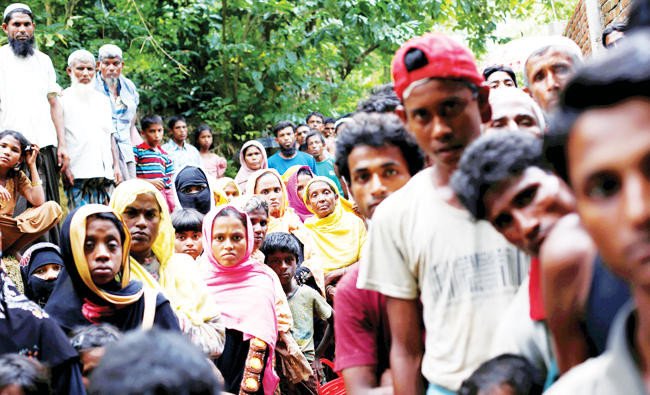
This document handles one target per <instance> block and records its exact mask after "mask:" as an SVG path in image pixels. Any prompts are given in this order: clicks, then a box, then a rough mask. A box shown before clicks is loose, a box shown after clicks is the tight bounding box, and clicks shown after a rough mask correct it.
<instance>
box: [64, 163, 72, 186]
mask: <svg viewBox="0 0 650 395" xmlns="http://www.w3.org/2000/svg"><path fill="white" fill-rule="evenodd" d="M63 183H64V184H65V185H66V186H68V187H71V186H73V185H74V175H72V170H70V168H69V167H68V168H67V169H65V171H64V172H63Z"/></svg>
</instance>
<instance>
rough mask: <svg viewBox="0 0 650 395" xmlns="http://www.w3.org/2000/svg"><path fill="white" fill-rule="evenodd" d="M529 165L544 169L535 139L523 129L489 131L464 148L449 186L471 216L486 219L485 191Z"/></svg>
mask: <svg viewBox="0 0 650 395" xmlns="http://www.w3.org/2000/svg"><path fill="white" fill-rule="evenodd" d="M531 166H536V167H539V168H542V169H546V168H547V167H546V166H545V162H544V160H543V156H542V142H541V141H540V140H539V139H538V138H536V137H534V136H532V135H531V134H529V133H524V132H501V133H488V134H485V135H483V136H481V137H479V138H478V139H476V140H475V141H474V142H473V143H472V144H470V145H469V147H467V149H465V152H464V153H463V156H462V157H461V159H460V164H459V166H458V170H456V172H455V173H454V175H453V176H452V178H451V186H452V188H453V190H454V192H456V195H457V196H458V199H459V200H460V201H461V203H462V204H463V206H465V207H466V208H467V210H468V211H469V212H470V213H471V214H472V215H473V216H474V218H476V219H485V217H486V215H487V213H486V208H485V203H484V201H483V198H484V197H485V194H486V193H487V192H488V191H489V190H490V189H491V188H492V187H493V186H495V185H497V184H499V183H501V182H503V181H506V180H508V179H511V178H513V177H517V176H519V175H521V174H522V173H523V172H524V171H525V170H526V169H527V168H529V167H531Z"/></svg>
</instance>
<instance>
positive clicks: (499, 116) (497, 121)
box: [485, 90, 544, 137]
mask: <svg viewBox="0 0 650 395" xmlns="http://www.w3.org/2000/svg"><path fill="white" fill-rule="evenodd" d="M505 92H506V90H502V91H500V93H497V94H492V95H490V105H491V106H492V120H490V121H489V122H487V123H486V124H485V127H486V128H485V133H491V132H512V131H516V130H521V131H522V132H528V133H531V134H532V135H534V136H536V137H539V136H541V135H542V134H543V133H544V131H543V130H542V129H541V127H540V123H541V122H540V119H538V118H537V115H536V114H535V112H534V111H533V105H532V103H531V100H530V98H529V99H528V100H525V98H524V97H521V96H520V95H516V94H513V95H508V94H504V93H505Z"/></svg>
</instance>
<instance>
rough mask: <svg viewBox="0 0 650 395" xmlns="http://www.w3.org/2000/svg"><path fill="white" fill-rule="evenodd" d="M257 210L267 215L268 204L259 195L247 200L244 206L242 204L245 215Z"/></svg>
mask: <svg viewBox="0 0 650 395" xmlns="http://www.w3.org/2000/svg"><path fill="white" fill-rule="evenodd" d="M258 209H262V210H264V211H265V212H266V215H267V216H268V215H269V204H268V203H267V202H266V200H265V199H264V198H262V197H261V196H259V195H253V196H251V197H250V198H248V200H246V204H244V207H243V211H245V212H246V213H250V212H252V211H255V210H258Z"/></svg>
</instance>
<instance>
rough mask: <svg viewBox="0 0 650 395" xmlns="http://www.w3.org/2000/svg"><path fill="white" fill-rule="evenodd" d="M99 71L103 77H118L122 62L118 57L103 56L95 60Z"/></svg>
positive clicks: (120, 72) (122, 65)
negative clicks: (97, 60) (99, 59)
mask: <svg viewBox="0 0 650 395" xmlns="http://www.w3.org/2000/svg"><path fill="white" fill-rule="evenodd" d="M97 67H98V68H99V72H100V73H101V74H102V77H104V78H119V77H120V75H121V74H122V68H123V67H124V62H123V61H122V59H120V58H104V59H102V60H101V61H99V62H97Z"/></svg>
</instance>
